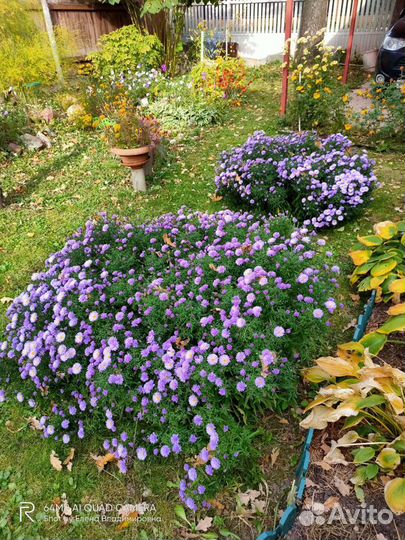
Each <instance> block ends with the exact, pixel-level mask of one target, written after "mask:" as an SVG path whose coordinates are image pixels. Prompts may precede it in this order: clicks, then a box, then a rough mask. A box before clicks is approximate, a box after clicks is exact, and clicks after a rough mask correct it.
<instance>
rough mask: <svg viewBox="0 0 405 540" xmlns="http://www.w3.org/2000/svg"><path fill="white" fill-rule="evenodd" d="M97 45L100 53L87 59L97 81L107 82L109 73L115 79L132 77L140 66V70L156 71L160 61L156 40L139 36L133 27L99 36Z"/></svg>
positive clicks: (147, 36)
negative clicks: (129, 75) (116, 76)
mask: <svg viewBox="0 0 405 540" xmlns="http://www.w3.org/2000/svg"><path fill="white" fill-rule="evenodd" d="M100 45H101V50H100V51H99V52H96V53H93V54H91V55H90V56H89V60H91V61H92V63H93V73H94V76H95V77H96V78H97V79H101V78H104V79H109V77H110V74H111V72H113V73H115V74H116V75H118V74H120V73H122V74H128V73H135V72H136V71H137V69H138V66H139V65H140V64H142V67H143V69H149V68H156V67H158V66H159V65H160V64H161V62H162V58H163V46H162V43H161V42H160V40H159V38H158V37H157V36H154V35H150V34H144V33H142V32H141V30H139V28H137V27H136V26H135V25H129V26H124V27H123V28H120V29H119V30H116V31H115V32H111V33H110V34H106V35H104V36H102V37H101V38H100Z"/></svg>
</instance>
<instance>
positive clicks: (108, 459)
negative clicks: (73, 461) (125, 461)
mask: <svg viewBox="0 0 405 540" xmlns="http://www.w3.org/2000/svg"><path fill="white" fill-rule="evenodd" d="M90 457H91V458H92V459H94V461H95V462H96V465H97V469H98V470H99V471H103V470H104V467H105V466H106V465H107V463H114V462H116V461H117V458H116V457H115V456H114V454H111V453H108V454H106V455H105V456H96V455H95V454H90Z"/></svg>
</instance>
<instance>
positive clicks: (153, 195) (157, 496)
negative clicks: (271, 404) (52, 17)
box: [0, 77, 405, 539]
mask: <svg viewBox="0 0 405 540" xmlns="http://www.w3.org/2000/svg"><path fill="white" fill-rule="evenodd" d="M278 97H279V81H278V80H277V79H275V78H272V77H270V78H267V80H264V79H259V80H256V81H255V83H254V84H253V85H252V87H251V90H250V91H249V93H248V96H247V100H246V103H245V104H244V105H243V107H241V108H235V109H230V110H229V111H228V113H227V115H226V118H225V120H224V122H223V123H222V124H221V125H217V126H213V127H211V128H207V129H204V130H203V131H202V132H201V133H196V134H194V135H188V136H187V137H185V138H184V140H182V142H181V144H178V143H177V144H175V145H172V147H170V148H169V151H168V152H167V154H166V155H165V156H162V158H161V161H162V163H161V168H160V170H159V172H158V173H157V174H156V175H155V177H154V179H153V181H152V182H151V186H150V190H149V191H148V192H147V193H146V194H136V193H134V191H133V190H132V188H131V184H130V180H129V174H128V170H127V169H124V168H123V167H122V166H121V165H120V164H119V163H118V162H117V161H116V160H115V159H114V158H113V157H112V156H111V155H110V153H109V151H108V149H107V148H106V147H105V145H104V144H103V143H102V142H101V141H100V140H99V139H98V137H97V136H95V135H94V134H92V133H86V132H80V131H77V132H76V131H74V130H72V129H68V130H67V129H66V128H64V127H63V124H60V125H59V126H58V127H57V129H56V132H57V134H56V140H55V143H54V146H53V147H52V148H51V149H50V150H45V151H43V152H41V153H36V154H26V155H24V156H23V157H20V158H18V159H15V160H14V161H13V162H11V163H9V164H4V165H2V166H0V175H1V176H0V181H1V184H2V186H3V189H4V190H5V191H6V192H7V194H8V200H9V202H10V204H9V205H8V206H7V207H6V208H5V209H2V210H1V211H0V235H1V236H0V237H1V245H0V306H1V323H2V325H3V326H4V324H5V322H6V318H5V310H6V307H7V303H8V302H7V300H2V299H7V298H11V297H13V296H15V295H16V294H18V293H19V292H20V291H21V290H23V289H24V287H25V286H26V284H27V283H28V281H29V277H30V275H31V274H32V272H34V271H36V270H39V269H41V268H42V267H43V263H44V260H45V259H46V257H47V256H48V255H49V254H50V253H51V252H53V251H55V250H57V249H59V248H61V247H62V245H63V244H64V242H65V239H66V237H67V236H68V235H70V234H71V233H73V232H74V231H75V230H76V229H77V228H78V227H79V226H81V225H82V224H83V223H84V222H85V221H86V220H87V219H89V218H91V217H92V216H94V215H95V214H97V213H98V212H100V211H106V212H109V213H115V214H118V215H120V216H126V217H128V218H130V219H133V220H139V221H144V220H146V219H150V218H153V217H156V216H158V215H160V214H162V213H164V212H176V211H177V210H178V208H179V207H181V206H183V205H185V206H187V207H189V208H191V209H195V210H197V209H198V210H202V211H208V212H212V211H215V210H219V209H221V208H225V207H226V206H227V201H224V200H222V201H219V202H213V201H212V200H211V197H212V195H213V193H214V183H213V177H214V170H215V165H216V161H217V157H218V154H219V153H220V152H221V151H222V150H224V149H227V148H229V147H232V146H235V145H237V144H240V143H242V142H244V141H245V140H246V138H247V136H248V135H249V134H251V133H252V132H253V131H255V130H258V129H263V130H265V131H266V132H268V133H270V134H271V133H276V132H277V131H278V130H279V123H278ZM374 157H375V158H376V161H377V164H376V170H377V174H378V177H379V179H380V181H381V182H382V184H383V187H382V188H381V189H380V190H378V191H377V193H376V196H375V200H374V201H373V203H372V204H371V205H370V206H369V207H368V208H367V209H366V211H365V212H364V214H363V215H361V216H360V218H359V219H358V220H357V221H355V222H353V223H349V224H346V225H344V226H343V227H342V228H340V229H336V230H333V231H327V232H326V233H325V234H323V235H322V236H324V237H325V238H326V239H327V241H328V244H329V245H330V248H331V250H332V251H335V252H336V253H338V254H339V256H340V259H341V264H342V266H343V268H344V270H345V273H349V268H350V267H349V259H348V255H347V254H348V251H349V250H350V248H351V247H352V245H353V242H354V238H355V236H356V234H364V233H367V232H368V231H369V230H370V228H371V226H372V223H374V222H376V221H381V220H384V219H395V218H397V217H399V216H400V215H401V213H402V212H403V207H404V200H403V193H404V188H405V178H404V175H403V170H404V165H405V158H404V156H403V155H401V154H394V153H393V154H389V153H386V154H379V155H378V154H376V155H375V156H374ZM351 292H352V291H350V290H349V288H348V280H347V279H343V280H342V289H341V293H340V294H341V298H342V299H343V298H344V299H345V300H346V299H347V298H349V299H350V296H349V294H350V293H351ZM359 311H360V306H359V305H358V304H356V303H355V301H350V300H349V301H348V302H347V306H346V310H345V313H344V315H343V316H341V317H340V320H339V329H338V331H337V332H336V334H335V339H336V340H341V339H349V338H350V336H351V335H352V332H353V328H351V327H350V326H349V327H348V328H346V329H345V327H347V326H348V324H347V323H348V321H351V320H352V319H353V317H356V316H357V315H358V313H359ZM24 414H25V411H23V410H21V408H16V407H13V406H12V405H10V404H7V405H5V406H4V407H3V414H2V417H1V420H0V444H1V447H2V453H1V455H0V489H1V491H0V537H1V538H20V537H21V538H23V537H24V538H35V537H41V538H71V537H75V538H92V539H93V538H94V539H97V538H105V537H109V538H134V537H136V538H156V539H158V538H173V537H178V534H179V532H178V531H179V527H178V525H176V523H175V519H176V518H175V515H174V505H175V504H177V494H176V489H175V484H176V483H177V481H178V478H177V474H178V473H177V471H178V466H177V464H176V463H175V462H173V463H171V462H170V461H169V462H168V464H165V465H164V466H160V465H157V464H154V465H153V467H150V466H149V465H148V466H144V467H143V468H141V467H140V466H139V465H137V466H136V467H135V468H134V469H133V470H131V471H130V472H129V474H128V475H127V476H126V477H125V478H123V477H120V476H119V475H118V474H116V473H115V470H114V468H113V467H112V468H110V469H108V472H107V473H103V474H99V473H98V472H97V470H96V467H95V466H94V463H93V462H92V460H91V458H90V456H89V454H90V452H91V451H94V452H95V453H97V451H98V450H99V446H98V443H97V441H93V442H90V443H87V444H86V446H80V445H79V446H77V448H76V451H77V456H78V457H77V459H75V461H74V466H73V470H72V472H71V473H69V472H68V471H66V470H63V471H62V472H59V473H58V472H56V471H54V470H53V469H52V468H51V466H50V463H49V456H50V452H51V450H52V442H50V441H42V440H41V439H40V438H39V437H38V434H37V433H35V432H34V431H32V430H31V429H29V427H28V426H27V416H24ZM268 426H269V427H268V430H269V432H270V434H271V431H272V429H273V426H274V437H273V438H271V437H270V439H271V444H270V447H271V446H274V445H277V444H283V438H282V436H281V435H280V434H279V433H278V428H279V426H278V425H277V419H276V418H271V419H270V420H269V423H268ZM291 451H292V452H297V449H295V450H294V449H292V450H291ZM289 455H290V454H289ZM16 457H18V458H17V459H16ZM60 457H61V458H64V457H65V456H60ZM283 481H284V482H285V478H284V479H280V482H281V483H282V482H283ZM280 485H281V484H276V485H275V487H274V490H275V492H276V495H277V496H278V492H277V489H279V486H280ZM238 488H239V487H238V486H230V490H231V491H232V489H234V490H236V489H238ZM145 490H147V491H148V494H147V495H145ZM62 493H66V495H67V498H68V501H69V502H70V504H71V505H73V504H77V505H78V504H85V503H86V502H89V501H93V502H95V503H106V502H109V503H111V504H115V503H119V504H122V503H123V502H124V501H127V502H133V501H137V502H141V500H142V499H143V498H145V497H146V498H147V500H148V501H150V502H153V503H154V504H156V514H155V515H157V516H159V517H160V518H161V521H160V522H159V523H147V524H141V525H139V526H132V527H129V528H128V529H124V530H117V527H116V525H115V524H113V523H109V522H107V521H106V522H102V523H91V522H90V523H89V522H85V521H80V522H77V523H75V522H73V523H72V524H70V525H66V526H65V525H63V524H61V523H60V522H56V523H55V522H52V521H43V522H38V521H37V522H36V523H34V524H31V523H30V522H28V521H27V520H25V521H24V522H23V523H20V522H19V514H18V505H19V502H20V501H21V500H28V501H33V502H34V503H35V505H36V509H37V511H39V512H41V511H42V512H43V509H44V507H45V506H46V505H50V504H51V503H52V501H56V502H58V497H61V495H62ZM41 509H42V510H41ZM107 514H109V513H107ZM81 515H82V516H86V517H88V515H89V514H88V513H86V512H84V511H82V513H81ZM109 515H110V516H111V515H112V514H109ZM113 515H114V516H116V512H114V513H113ZM37 517H38V516H37ZM216 520H217V521H216V525H217V526H218V527H219V528H221V527H222V528H225V529H226V528H227V526H228V525H229V523H227V521H226V520H225V521H224V520H222V518H221V517H218V518H216ZM177 521H181V519H180V518H177ZM183 524H184V523H183ZM231 525H232V523H231ZM261 526H262V525H261V524H260V523H258V524H257V527H258V528H260V527H261ZM245 538H246V536H245Z"/></svg>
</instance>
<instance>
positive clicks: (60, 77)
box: [41, 0, 65, 84]
mask: <svg viewBox="0 0 405 540" xmlns="http://www.w3.org/2000/svg"><path fill="white" fill-rule="evenodd" d="M41 5H42V11H43V14H44V20H45V26H46V31H47V32H48V38H49V43H50V45H51V49H52V54H53V59H54V62H55V67H56V75H57V77H58V81H59V82H60V83H61V84H64V82H65V80H64V78H63V71H62V66H61V63H60V58H59V52H58V46H57V43H56V38H55V32H54V30H53V24H52V19H51V12H50V11H49V6H48V2H47V0H41Z"/></svg>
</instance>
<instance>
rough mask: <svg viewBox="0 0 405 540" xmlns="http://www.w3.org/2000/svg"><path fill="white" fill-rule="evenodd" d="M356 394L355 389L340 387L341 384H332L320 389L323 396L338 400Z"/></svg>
mask: <svg viewBox="0 0 405 540" xmlns="http://www.w3.org/2000/svg"><path fill="white" fill-rule="evenodd" d="M354 393H355V390H354V389H353V388H350V387H347V386H344V385H340V384H331V385H329V386H325V387H323V388H320V389H319V394H320V395H321V396H325V397H329V399H330V398H333V397H335V398H337V399H347V398H349V397H351V396H352V395H353V394H354Z"/></svg>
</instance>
